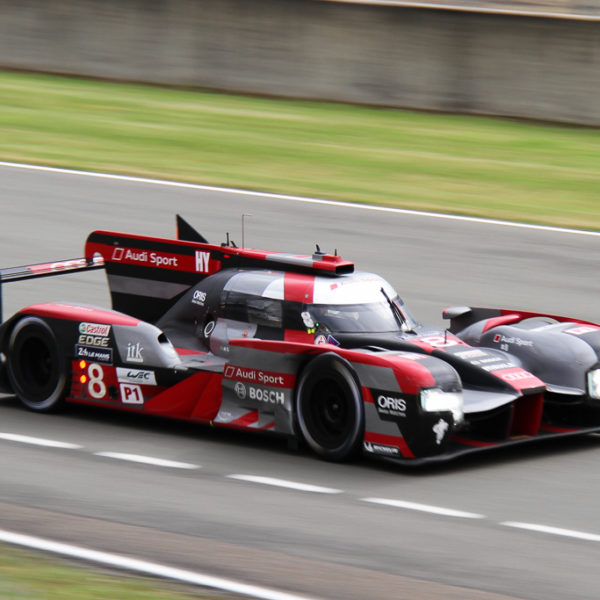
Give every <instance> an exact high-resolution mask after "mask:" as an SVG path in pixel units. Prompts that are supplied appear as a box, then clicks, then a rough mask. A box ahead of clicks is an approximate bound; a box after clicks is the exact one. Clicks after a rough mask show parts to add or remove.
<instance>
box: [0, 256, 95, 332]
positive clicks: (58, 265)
mask: <svg viewBox="0 0 600 600" xmlns="http://www.w3.org/2000/svg"><path fill="white" fill-rule="evenodd" d="M103 268H104V260H103V258H102V257H100V256H96V257H94V258H91V259H87V258H72V259H69V260H59V261H56V262H52V263H41V264H37V265H26V266H22V267H9V268H7V269H0V323H2V321H3V315H2V285H3V284H5V283H9V282H13V281H24V280H25V279H32V278H35V277H52V276H54V275H66V274H67V273H73V272H81V271H92V270H93V269H103Z"/></svg>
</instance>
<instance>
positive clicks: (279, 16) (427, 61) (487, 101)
mask: <svg viewBox="0 0 600 600" xmlns="http://www.w3.org/2000/svg"><path fill="white" fill-rule="evenodd" d="M0 67H1V68H14V69H25V70H33V71H44V72H52V73H68V74H77V75H83V76H91V77H101V78H108V79H114V80H129V81H140V82H147V83H160V84H169V85H182V86H195V87H202V88H211V89H218V90H226V91H235V92H244V93H257V94H266V95H274V96H283V97H296V98H313V99H325V100H334V101H342V102H352V103H364V104H371V105H382V106H393V107H407V108H417V109H425V110H435V111H450V112H464V113H474V114H492V115H504V116H515V117H525V118H534V119H543V120H552V121H564V122H573V123H581V124H588V125H599V124H600V19H598V18H596V19H594V18H591V19H589V20H586V19H585V18H579V19H578V18H573V19H559V18H552V17H538V16H523V15H517V14H490V13H486V12H473V11H468V10H467V11H464V10H447V9H435V8H421V7H414V6H413V7H406V6H398V5H386V4H383V5H381V4H357V3H344V2H324V1H320V0H53V1H52V2H48V1H47V0H0Z"/></svg>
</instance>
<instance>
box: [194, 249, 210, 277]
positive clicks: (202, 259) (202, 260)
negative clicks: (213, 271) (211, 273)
mask: <svg viewBox="0 0 600 600" xmlns="http://www.w3.org/2000/svg"><path fill="white" fill-rule="evenodd" d="M209 259H210V252H201V251H200V250H196V272H197V273H208V262H209Z"/></svg>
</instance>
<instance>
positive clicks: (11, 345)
mask: <svg viewBox="0 0 600 600" xmlns="http://www.w3.org/2000/svg"><path fill="white" fill-rule="evenodd" d="M65 364H66V363H65V358H64V356H63V354H62V352H61V351H60V348H59V346H58V342H57V340H56V337H55V335H54V332H53V331H52V329H50V327H49V326H48V324H47V323H46V322H44V321H42V320H41V319H39V318H37V317H25V318H24V319H21V320H20V321H19V322H18V323H17V324H16V326H15V327H14V329H13V330H12V333H11V335H10V339H9V342H8V352H7V371H8V379H9V382H10V385H11V387H12V389H13V391H14V393H15V394H16V395H17V397H18V398H19V400H20V401H21V402H22V403H23V404H24V405H25V406H27V408H30V409H31V410H35V411H38V412H50V411H54V410H57V409H59V408H60V407H61V406H62V404H63V403H64V399H65V395H66V388H67V369H66V367H65Z"/></svg>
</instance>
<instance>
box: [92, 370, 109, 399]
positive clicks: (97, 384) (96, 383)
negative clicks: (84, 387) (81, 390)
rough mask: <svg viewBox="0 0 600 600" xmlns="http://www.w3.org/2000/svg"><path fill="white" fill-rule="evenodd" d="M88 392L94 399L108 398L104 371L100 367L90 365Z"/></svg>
mask: <svg viewBox="0 0 600 600" xmlns="http://www.w3.org/2000/svg"><path fill="white" fill-rule="evenodd" d="M88 377H89V378H90V380H89V383H88V392H89V394H90V396H91V397H92V398H104V396H106V384H105V383H104V381H103V379H104V371H103V370H102V367H101V366H100V365H96V364H93V365H90V367H89V369H88Z"/></svg>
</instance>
